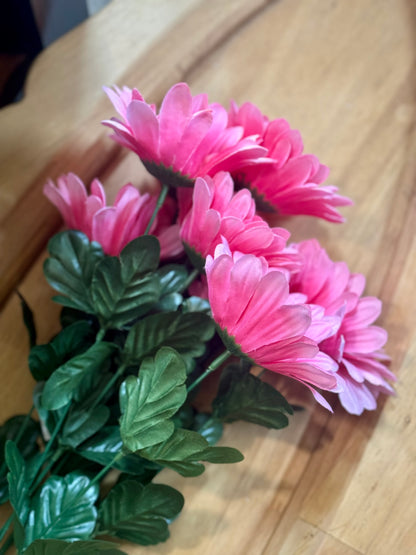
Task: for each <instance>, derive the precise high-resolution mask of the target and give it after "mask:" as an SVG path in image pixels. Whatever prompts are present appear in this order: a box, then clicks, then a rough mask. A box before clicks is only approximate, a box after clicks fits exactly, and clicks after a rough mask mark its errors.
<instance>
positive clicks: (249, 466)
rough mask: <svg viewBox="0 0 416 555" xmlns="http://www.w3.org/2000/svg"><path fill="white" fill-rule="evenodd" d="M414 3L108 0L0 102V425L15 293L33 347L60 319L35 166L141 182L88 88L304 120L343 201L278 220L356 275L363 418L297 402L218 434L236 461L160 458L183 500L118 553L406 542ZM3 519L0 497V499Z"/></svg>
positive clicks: (241, 554)
mask: <svg viewBox="0 0 416 555" xmlns="http://www.w3.org/2000/svg"><path fill="white" fill-rule="evenodd" d="M415 37H416V4H415V2H414V1H413V0H407V1H406V0H350V1H349V2H347V1H345V0H308V1H306V0H303V1H301V0H298V1H294V0H280V1H274V2H267V1H265V0H263V1H261V0H239V1H238V0H235V1H227V2H221V1H219V0H211V1H210V2H204V1H202V0H176V1H175V2H172V1H169V0H141V1H140V2H138V1H136V0H113V2H112V3H111V4H110V5H109V6H107V7H106V8H104V9H103V10H102V11H101V12H100V13H98V14H97V15H96V16H94V17H93V18H91V19H90V20H88V21H87V22H85V23H84V24H83V25H81V26H80V27H78V28H77V29H75V30H74V31H72V32H71V33H69V34H68V35H66V36H65V37H63V38H61V39H60V40H59V41H58V42H56V43H55V44H54V45H52V46H51V47H50V48H48V49H47V50H45V51H44V52H43V53H42V54H41V56H40V57H39V58H38V59H37V61H36V62H35V64H34V66H33V68H32V70H31V73H30V75H29V79H28V81H27V86H26V90H25V98H24V100H23V101H22V102H20V103H19V104H17V105H13V106H10V107H7V108H5V109H3V110H1V111H0V129H1V133H0V176H1V184H0V246H1V251H0V252H1V257H0V272H1V283H0V298H1V299H2V301H3V302H4V304H3V310H2V313H1V316H0V368H1V370H0V371H1V383H2V387H1V391H0V420H1V421H3V420H4V419H6V418H7V417H9V416H11V415H12V414H14V413H15V412H17V411H19V412H24V411H26V410H27V409H28V408H29V407H30V405H31V392H32V387H33V382H32V381H31V378H30V377H29V373H28V370H27V362H26V359H27V353H28V349H27V346H26V338H25V331H24V327H23V324H22V322H21V315H20V309H19V303H18V300H17V298H16V295H15V294H14V293H13V290H14V289H15V288H17V287H18V288H19V290H21V291H22V293H23V294H24V295H25V296H26V297H27V299H28V301H29V303H30V304H31V305H32V307H33V308H34V310H35V311H36V319H37V325H38V327H39V330H40V337H39V340H40V341H46V340H47V339H48V338H49V336H50V335H51V334H52V333H53V332H54V331H55V330H56V329H57V307H56V306H54V304H53V303H52V301H51V300H50V296H51V291H50V290H49V289H48V287H47V285H46V284H45V282H44V280H43V277H42V261H43V258H44V252H43V251H44V247H45V244H46V242H47V239H48V237H50V235H51V234H52V233H53V232H54V231H55V230H56V229H58V227H59V226H60V220H59V217H58V214H57V213H56V211H55V209H54V208H53V207H51V206H49V205H48V203H47V201H45V200H44V199H43V197H42V194H41V190H42V186H43V184H44V182H45V181H46V179H47V178H48V177H52V178H56V177H57V176H58V175H59V174H60V173H62V172H66V171H70V170H71V171H74V172H75V173H78V174H79V175H80V176H81V177H82V178H83V179H84V180H85V181H88V180H90V179H91V178H92V177H93V176H95V175H97V176H98V177H100V179H102V180H103V181H104V183H105V185H106V187H107V188H108V190H109V191H110V196H111V194H114V191H115V190H116V189H117V188H118V187H119V186H120V185H122V184H124V183H125V182H126V181H133V182H134V183H139V182H140V180H141V178H142V176H143V170H142V169H141V168H140V164H139V162H138V161H137V160H136V158H135V157H134V155H131V154H130V153H125V152H123V151H122V150H121V149H120V148H119V147H118V146H117V145H115V144H114V143H113V142H112V141H111V140H109V139H108V138H107V134H108V131H107V130H106V129H104V128H103V127H102V126H101V125H100V123H99V122H100V120H102V119H104V118H106V117H108V116H111V115H113V110H112V107H111V106H110V104H109V102H108V100H106V98H105V97H104V94H103V93H102V90H101V86H102V85H104V84H112V83H117V84H118V85H123V84H127V85H129V86H137V87H138V88H139V89H140V90H141V91H142V92H143V93H144V94H145V96H146V98H148V99H149V100H151V101H153V102H155V103H158V102H160V100H161V98H162V96H163V94H164V93H165V91H166V90H167V88H168V87H169V86H170V85H172V84H173V83H175V82H177V81H181V80H186V81H188V82H189V84H190V86H191V88H192V91H193V93H195V94H196V93H198V92H202V91H206V92H208V94H209V97H210V100H212V101H218V102H221V103H223V104H226V105H228V102H229V99H230V98H234V99H235V100H236V101H237V102H238V103H241V102H243V101H245V100H250V101H252V102H254V103H256V104H257V105H258V106H259V107H260V108H261V109H262V111H263V112H264V113H266V114H268V115H269V116H270V117H271V118H274V117H285V118H286V119H288V121H289V122H290V123H291V125H292V127H295V128H298V129H300V130H301V132H302V135H303V138H304V141H305V150H306V152H312V153H314V154H316V155H318V156H319V158H320V160H321V161H322V162H323V163H325V164H327V165H329V166H330V168H331V175H330V180H329V182H330V183H333V184H335V185H337V186H338V187H339V188H340V190H341V192H342V193H343V194H345V195H347V196H350V197H351V198H353V200H354V202H355V205H354V206H352V207H349V208H346V209H344V211H343V213H344V215H345V216H346V217H347V223H345V224H343V225H341V226H336V225H334V224H328V223H325V222H320V221H315V220H313V219H312V218H306V217H301V218H296V219H294V218H293V219H289V218H287V219H284V220H281V221H280V222H279V223H281V224H282V225H284V226H287V227H288V228H289V229H290V230H291V232H292V233H293V238H294V239H295V240H299V239H303V238H307V237H311V236H315V237H317V238H318V239H319V240H320V241H321V242H322V244H323V245H324V246H325V247H326V248H327V250H328V251H329V253H330V254H331V256H332V257H333V258H334V259H336V260H341V259H343V260H346V261H347V263H348V264H349V266H350V268H351V270H352V271H354V272H361V273H364V274H365V275H366V276H367V288H366V292H367V294H370V295H376V296H379V297H381V299H382V300H383V303H384V310H383V313H382V317H381V318H380V321H379V323H380V325H383V326H384V327H386V328H387V330H388V331H389V336H390V339H389V342H388V345H387V350H388V353H389V354H390V356H391V357H392V369H393V371H394V372H395V373H396V374H397V376H398V382H397V396H396V397H394V398H389V399H381V400H380V406H379V409H378V410H377V411H375V412H371V413H366V414H364V415H363V416H361V417H355V416H351V415H348V414H346V413H345V412H344V411H343V409H342V408H341V407H340V406H339V405H335V413H334V415H330V414H329V413H327V412H326V411H324V409H321V408H320V407H317V406H316V405H315V404H314V403H313V402H312V401H311V399H310V398H309V397H308V398H307V399H306V407H307V408H306V410H305V411H303V412H300V413H297V414H296V416H295V417H294V418H293V419H292V422H291V425H290V427H289V428H287V429H285V430H282V431H267V430H264V429H261V428H259V427H256V426H254V425H248V424H233V425H231V426H229V427H228V428H227V429H226V433H225V437H224V439H223V443H224V444H227V445H233V446H235V447H237V448H238V449H240V450H241V451H243V453H244V454H245V461H244V462H242V463H240V464H238V465H234V466H233V467H228V466H226V465H225V466H221V467H219V466H214V465H212V466H208V468H207V471H206V472H205V473H204V474H203V475H202V476H200V477H198V478H187V479H184V478H181V477H180V476H178V475H176V474H174V473H173V472H169V471H164V472H163V473H162V475H161V476H160V480H161V481H163V482H164V483H168V484H171V485H174V487H176V488H177V489H179V490H180V491H181V492H182V493H183V494H184V496H185V499H186V505H185V509H184V511H183V513H182V514H181V516H180V518H179V519H178V520H177V521H175V522H174V523H173V524H172V526H171V532H172V537H171V539H169V541H168V542H167V543H166V544H163V545H159V546H156V547H149V548H140V547H137V546H132V545H130V546H127V544H125V545H123V548H124V549H125V550H126V551H127V552H128V553H129V554H131V555H139V554H145V553H147V554H148V555H152V554H169V555H185V554H189V553H196V554H198V555H208V554H209V555H211V554H233V555H234V554H236V555H246V554H250V555H251V554H253V555H257V554H264V555H274V554H283V555H292V554H307V555H310V554H315V553H319V554H321V555H323V554H326V555H332V554H335V555H338V554H339V555H352V554H372V555H379V554H382V555H384V554H385V555H390V554H393V555H395V554H399V555H401V554H405V555H406V554H413V553H416V531H415V522H416V480H415V477H416V442H415V439H414V438H415V431H416V430H415V428H416V424H415V423H416V408H415V407H416V369H415V362H416V341H415V339H416V337H415V329H416V310H415V300H416V295H415V284H416V213H415V208H416V206H415V202H416V200H415V198H416V197H415V190H416V189H415V183H416V175H415V170H416V164H415V155H416V130H415V121H416V116H415V97H416V69H415V52H416V48H415V46H416V45H415ZM2 514H3V515H5V514H6V513H5V512H4V511H3V513H2Z"/></svg>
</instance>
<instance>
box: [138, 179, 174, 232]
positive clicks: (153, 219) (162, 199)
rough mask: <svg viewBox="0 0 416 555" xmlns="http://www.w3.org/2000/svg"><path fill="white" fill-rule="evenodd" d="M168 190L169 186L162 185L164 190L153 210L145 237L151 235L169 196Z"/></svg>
mask: <svg viewBox="0 0 416 555" xmlns="http://www.w3.org/2000/svg"><path fill="white" fill-rule="evenodd" d="M168 190H169V186H168V185H162V190H161V191H160V195H159V198H158V199H157V203H156V206H155V209H154V210H153V214H152V217H151V218H150V221H149V223H148V224H147V227H146V231H145V232H144V234H145V235H149V231H150V228H151V227H152V225H153V222H154V221H155V218H156V216H157V213H158V212H159V210H160V207H161V206H162V204H163V203H164V202H165V198H166V195H167V194H168Z"/></svg>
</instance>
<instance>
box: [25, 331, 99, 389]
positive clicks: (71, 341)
mask: <svg viewBox="0 0 416 555" xmlns="http://www.w3.org/2000/svg"><path fill="white" fill-rule="evenodd" d="M92 339H93V334H92V329H91V326H90V325H89V324H88V322H86V321H79V322H75V323H73V324H71V325H70V326H68V327H67V328H64V329H63V330H62V331H61V332H60V333H58V335H57V336H56V337H54V339H52V341H51V342H50V343H46V344H45V345H36V346H35V347H33V348H32V349H31V351H30V354H29V369H30V371H31V373H32V376H33V377H34V378H35V380H36V381H42V380H47V379H48V378H49V377H50V376H51V374H52V373H53V372H54V371H55V370H56V369H57V368H59V366H61V365H62V364H64V363H65V362H66V361H67V360H69V359H70V358H72V357H73V356H75V355H78V354H80V353H82V352H84V351H85V350H86V349H87V348H88V347H89V345H91V343H92Z"/></svg>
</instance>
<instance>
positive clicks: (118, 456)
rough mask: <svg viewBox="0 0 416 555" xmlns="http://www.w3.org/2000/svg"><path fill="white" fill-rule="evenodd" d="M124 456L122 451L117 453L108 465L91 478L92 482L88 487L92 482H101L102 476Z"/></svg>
mask: <svg viewBox="0 0 416 555" xmlns="http://www.w3.org/2000/svg"><path fill="white" fill-rule="evenodd" d="M123 457H124V455H123V453H121V452H120V453H117V455H116V456H115V457H114V459H113V460H112V461H111V462H110V463H108V465H107V466H105V467H104V468H102V469H101V470H100V472H99V473H98V474H97V475H96V476H95V477H94V478H93V479H92V480H91V482H90V484H89V485H88V487H91V486H92V484H95V483H96V482H99V481H100V480H101V478H102V477H103V476H104V475H105V474H107V472H109V471H110V470H111V469H112V467H113V465H114V464H115V463H116V462H117V461H118V460H120V459H122V458H123Z"/></svg>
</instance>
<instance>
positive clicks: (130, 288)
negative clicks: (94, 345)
mask: <svg viewBox="0 0 416 555" xmlns="http://www.w3.org/2000/svg"><path fill="white" fill-rule="evenodd" d="M159 252H160V246H159V241H158V240H157V239H156V237H153V236H142V237H138V238H137V239H134V240H133V241H132V242H131V243H129V244H128V245H127V246H126V247H125V248H124V249H123V250H122V251H121V253H120V257H119V258H118V257H110V256H107V257H105V258H104V259H103V260H102V261H101V262H99V263H98V264H97V265H96V267H95V270H94V275H93V279H92V286H91V296H92V302H93V307H94V312H95V314H96V315H97V316H98V318H99V320H100V322H101V325H102V326H103V327H105V328H121V327H123V326H124V325H125V324H128V323H129V322H131V321H132V320H135V319H136V318H139V317H140V316H143V314H146V312H148V311H149V309H150V308H151V307H152V306H153V305H154V304H155V303H156V302H157V301H158V300H159V296H160V284H159V280H158V278H157V275H155V273H153V272H154V270H156V268H157V266H158V263H159Z"/></svg>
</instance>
